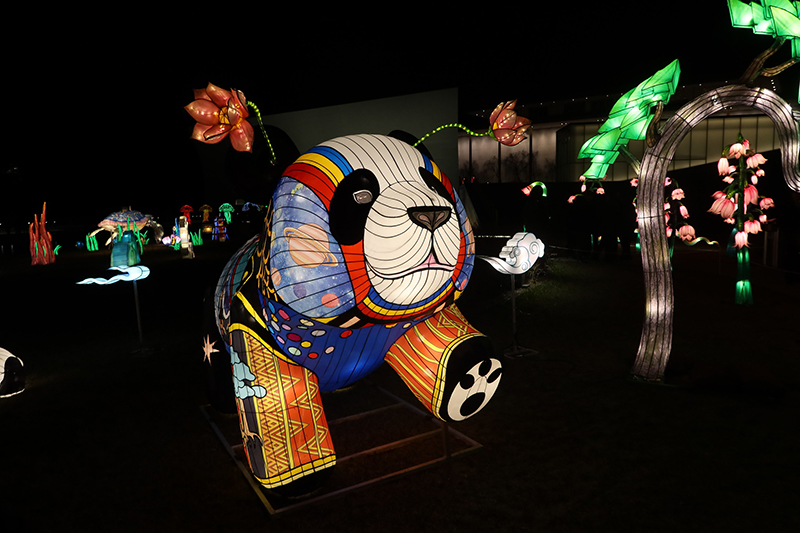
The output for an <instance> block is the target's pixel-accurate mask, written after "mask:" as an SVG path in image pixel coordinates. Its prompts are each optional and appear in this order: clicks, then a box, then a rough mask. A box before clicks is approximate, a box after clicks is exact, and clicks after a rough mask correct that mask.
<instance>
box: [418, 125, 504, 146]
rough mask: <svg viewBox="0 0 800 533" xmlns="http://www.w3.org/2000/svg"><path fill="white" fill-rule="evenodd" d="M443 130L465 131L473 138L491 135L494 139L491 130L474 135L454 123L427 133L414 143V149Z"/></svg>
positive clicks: (467, 129)
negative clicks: (457, 129)
mask: <svg viewBox="0 0 800 533" xmlns="http://www.w3.org/2000/svg"><path fill="white" fill-rule="evenodd" d="M445 128H459V129H461V130H462V131H465V132H466V133H468V134H470V135H472V136H473V137H485V136H487V135H491V136H492V137H494V135H492V130H489V131H487V132H486V133H475V132H474V131H472V130H470V129H469V128H466V127H465V126H462V125H461V124H458V123H455V122H454V123H453V124H445V125H444V126H439V127H438V128H436V129H435V130H433V131H432V132H430V133H428V134H427V135H425V136H423V137H422V138H421V139H420V140H418V141H417V142H415V143H414V147H415V148H416V147H417V146H418V145H420V144H422V143H423V142H424V141H425V139H427V138H428V137H430V136H431V135H433V134H434V133H439V132H440V131H442V130H443V129H445Z"/></svg>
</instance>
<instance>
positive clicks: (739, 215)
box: [736, 155, 753, 305]
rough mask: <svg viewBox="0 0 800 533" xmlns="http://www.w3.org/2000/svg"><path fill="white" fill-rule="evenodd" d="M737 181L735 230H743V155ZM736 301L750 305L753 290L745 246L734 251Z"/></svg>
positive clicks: (744, 168) (745, 180) (745, 179)
mask: <svg viewBox="0 0 800 533" xmlns="http://www.w3.org/2000/svg"><path fill="white" fill-rule="evenodd" d="M738 178H739V183H738V187H737V189H738V192H739V196H738V198H737V208H736V230H737V231H744V219H745V213H744V207H745V203H744V189H745V187H747V176H746V165H745V156H744V155H743V156H741V157H740V158H739V176H738ZM736 260H737V268H736V274H737V276H736V303H737V304H739V305H752V304H753V292H752V289H751V287H750V252H749V251H748V249H747V248H746V247H742V248H739V249H738V250H737V251H736Z"/></svg>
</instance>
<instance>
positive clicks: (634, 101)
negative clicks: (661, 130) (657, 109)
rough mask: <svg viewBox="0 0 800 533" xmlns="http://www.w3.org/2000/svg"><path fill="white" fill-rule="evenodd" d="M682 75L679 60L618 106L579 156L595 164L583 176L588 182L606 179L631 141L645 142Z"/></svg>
mask: <svg viewBox="0 0 800 533" xmlns="http://www.w3.org/2000/svg"><path fill="white" fill-rule="evenodd" d="M680 73H681V69H680V64H679V63H678V60H677V59H676V60H675V61H673V62H672V63H670V64H669V65H667V66H666V67H664V68H663V69H661V70H659V71H658V72H656V73H655V74H653V75H652V76H650V77H649V78H647V79H646V80H644V81H643V82H642V83H640V84H639V85H637V86H636V87H634V88H633V89H631V90H630V91H628V92H627V93H625V94H624V95H622V97H620V98H619V99H618V100H617V101H616V102H615V103H614V105H613V106H612V108H611V111H610V112H609V114H608V119H607V120H606V121H605V122H604V123H603V125H602V126H600V128H599V129H598V132H597V135H595V136H594V137H592V138H591V139H589V140H588V141H586V142H585V143H584V144H583V146H582V147H581V149H580V151H579V152H578V159H586V158H591V160H592V163H591V165H590V166H589V169H588V170H587V171H586V172H584V174H583V175H584V177H586V179H587V180H588V179H602V178H604V177H605V175H606V173H607V172H608V167H609V165H611V164H613V163H614V162H615V161H616V159H617V156H618V155H619V151H620V149H622V148H623V147H626V146H627V145H628V142H629V141H631V140H644V138H645V137H646V135H647V128H648V127H649V126H650V121H651V120H652V119H653V115H652V113H651V111H652V108H653V107H654V106H656V105H658V104H659V103H663V104H665V105H666V104H667V103H668V102H669V99H670V97H671V96H672V95H673V94H675V89H676V88H677V86H678V78H679V77H680Z"/></svg>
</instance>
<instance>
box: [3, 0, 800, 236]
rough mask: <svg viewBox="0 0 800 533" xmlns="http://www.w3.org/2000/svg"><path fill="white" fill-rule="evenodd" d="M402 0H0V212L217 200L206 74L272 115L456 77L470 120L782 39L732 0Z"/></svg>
mask: <svg viewBox="0 0 800 533" xmlns="http://www.w3.org/2000/svg"><path fill="white" fill-rule="evenodd" d="M537 4H546V6H545V7H538V6H537ZM407 5H410V4H403V5H398V7H397V10H391V11H389V12H386V11H383V10H376V12H375V13H372V12H370V13H367V15H366V16H367V20H362V19H364V15H361V14H354V15H352V18H351V19H348V17H345V16H342V15H339V14H337V15H336V16H333V15H330V14H329V13H326V12H322V11H320V12H319V13H318V14H317V13H313V17H312V18H313V19H314V21H311V22H310V21H309V20H307V19H308V18H309V17H311V16H312V13H309V10H310V9H311V8H307V9H306V10H305V12H304V13H302V15H297V16H294V17H290V16H289V15H288V14H283V13H282V15H280V16H278V15H277V14H275V13H271V12H269V11H267V10H266V9H265V10H264V11H266V12H264V13H257V12H251V11H246V10H238V9H235V8H233V7H231V8H230V11H229V12H228V11H225V12H218V13H208V12H206V11H207V10H203V9H199V8H197V7H192V8H187V9H186V10H185V11H184V12H182V13H180V14H179V15H177V16H174V17H170V18H169V19H165V18H163V15H161V14H156V13H141V12H138V13H125V14H123V15H118V16H116V17H115V18H111V17H109V16H107V15H105V14H104V13H97V12H91V11H90V12H83V13H79V12H76V11H73V10H68V9H67V10H65V11H64V12H62V13H53V12H50V11H48V12H47V13H46V15H47V16H46V17H45V16H44V15H45V13H43V12H41V13H36V14H33V13H10V12H9V8H3V9H4V11H6V12H7V13H6V14H5V16H4V25H5V26H6V28H15V30H22V31H21V32H20V31H14V32H8V31H6V32H4V35H3V36H2V37H0V38H1V39H2V40H3V42H2V45H3V50H4V55H3V63H4V66H3V69H4V76H3V82H2V84H0V87H1V88H2V89H1V90H2V97H3V98H2V101H3V108H4V121H3V126H2V128H0V129H1V130H2V149H1V150H2V152H1V154H2V155H0V168H2V170H3V172H4V174H3V180H4V184H3V187H2V189H0V190H2V192H0V208H2V209H1V210H0V220H2V219H3V218H4V217H5V218H6V219H7V218H8V217H9V216H10V214H11V213H12V212H16V213H20V212H21V213H25V214H26V216H28V214H29V215H30V216H32V215H33V213H38V212H39V211H40V210H41V205H42V202H43V201H47V202H48V218H49V219H50V220H53V219H57V218H58V217H62V218H64V217H66V218H71V219H74V220H78V223H80V224H83V223H84V221H85V223H86V224H87V225H88V226H89V227H92V226H94V225H95V224H96V223H97V221H99V220H97V219H98V217H102V216H104V215H105V214H107V213H109V212H111V211H115V210H117V209H119V208H120V207H122V206H124V205H131V206H133V208H134V209H140V210H142V211H146V212H157V211H159V210H165V211H166V213H161V214H160V215H161V216H172V215H173V214H174V212H173V211H172V210H175V209H177V208H179V207H180V206H181V205H183V204H184V203H192V202H206V201H208V202H213V201H216V199H213V198H212V199H205V198H203V197H202V196H204V195H205V193H204V192H203V191H202V190H200V188H199V187H198V186H197V183H196V182H193V181H192V180H193V179H197V176H199V175H201V174H202V173H203V162H202V158H201V156H200V155H199V152H198V150H200V149H203V148H205V147H204V146H202V145H201V144H200V143H197V142H196V141H192V140H191V139H189V134H190V132H191V129H192V125H193V121H192V120H191V118H190V117H189V115H188V114H187V113H186V112H185V111H184V110H183V106H184V105H186V104H188V103H189V102H190V101H191V100H192V89H193V88H201V87H204V86H205V85H206V84H207V83H208V82H213V83H215V84H217V85H220V86H222V87H225V88H229V87H235V88H238V89H241V90H243V91H244V92H245V94H246V95H247V97H248V98H249V99H250V100H252V101H254V102H256V103H257V104H258V106H259V108H260V109H261V111H262V113H263V114H270V113H279V112H286V111H292V110H300V109H310V108H315V107H320V106H326V105H333V104H340V103H349V102H355V101H359V100H367V99H375V98H384V97H390V96H398V95H402V94H408V93H414V92H421V91H428V90H436V89H443V88H451V87H458V88H459V94H460V108H461V112H462V113H463V114H466V113H467V112H468V111H471V110H475V109H479V108H482V107H494V106H495V105H496V104H497V103H499V102H501V101H505V100H511V99H514V98H517V99H519V100H520V101H521V102H531V103H533V102H538V101H542V100H547V99H562V98H570V97H582V96H588V95H596V94H601V93H604V92H609V91H611V92H614V91H616V92H623V91H626V90H628V89H630V88H631V87H633V86H635V85H636V84H638V83H640V82H641V81H642V80H643V79H645V78H646V77H648V76H650V75H651V74H653V73H654V72H656V71H657V70H659V69H661V68H663V67H664V66H666V65H667V64H668V63H669V62H671V61H672V60H673V59H676V58H677V59H679V60H680V61H681V67H682V75H681V81H682V82H683V83H687V84H691V83H698V82H703V81H716V80H720V79H731V80H734V79H736V78H738V77H739V76H740V75H741V74H742V72H743V71H744V69H745V68H746V67H747V65H748V64H749V63H750V61H751V60H752V59H753V58H754V57H755V56H756V55H757V54H758V53H760V52H761V51H763V50H764V49H766V48H767V47H768V46H769V45H770V43H771V39H770V38H768V37H764V36H756V35H753V34H752V32H750V31H749V30H743V29H735V28H732V27H731V25H730V20H729V16H728V9H727V4H726V2H725V1H723V0H714V1H697V0H691V1H687V0H676V1H671V2H663V3H659V2H643V1H619V2H596V3H595V4H594V5H593V7H592V8H591V9H586V8H585V6H586V3H578V2H527V3H509V4H507V5H505V6H503V5H501V4H497V3H487V4H486V6H487V9H486V10H485V11H483V10H481V9H479V8H477V9H476V8H469V9H463V10H461V11H459V12H458V13H448V14H447V15H446V16H440V17H431V16H430V15H429V14H426V13H419V12H416V11H412V10H411V9H409V8H407V7H406V6H407ZM472 5H475V4H472ZM479 5H480V4H479ZM499 7H500V8H502V9H499ZM14 9H16V8H14ZM226 9H228V8H226ZM272 11H275V9H274V8H273V9H272ZM328 11H331V10H328ZM333 12H334V13H335V11H333ZM378 13H379V14H378ZM96 16H99V17H100V19H99V20H100V21H101V22H97V19H96V18H95V17H96ZM304 17H305V18H304ZM12 34H13V35H14V36H12ZM20 35H21V36H20ZM788 52H789V51H788V46H787V47H786V49H785V50H781V52H780V53H779V55H778V56H777V58H776V60H781V61H782V60H784V59H787V58H788ZM795 68H797V69H800V67H795ZM790 75H792V76H795V78H796V73H791V74H790ZM353 133H359V132H353ZM379 133H380V132H379ZM12 169H13V170H12ZM260 200H261V199H253V201H260ZM155 214H157V215H159V213H155Z"/></svg>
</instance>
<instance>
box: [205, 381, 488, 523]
mask: <svg viewBox="0 0 800 533" xmlns="http://www.w3.org/2000/svg"><path fill="white" fill-rule="evenodd" d="M370 385H372V386H373V387H375V388H376V389H377V390H378V391H380V392H381V393H383V394H384V395H386V396H387V397H389V398H391V399H392V400H393V401H394V402H395V403H393V404H390V405H387V406H384V407H380V408H377V409H372V410H369V411H363V412H361V413H357V414H354V415H350V416H347V417H342V418H338V419H335V420H331V421H329V423H328V424H329V426H335V425H336V424H339V423H341V422H345V421H350V420H354V419H357V418H364V417H367V416H370V415H374V414H378V413H381V412H385V413H387V416H388V414H389V413H390V412H391V411H392V410H395V409H398V408H406V409H409V410H411V412H413V413H415V414H418V415H419V416H421V417H423V418H426V419H429V420H431V422H432V423H433V424H434V425H439V427H438V428H436V429H432V430H431V431H427V432H424V433H419V434H416V435H413V436H411V437H407V438H404V439H399V440H396V441H393V442H389V443H387V444H382V445H380V446H375V447H372V448H369V449H365V450H361V451H358V452H355V453H352V454H350V455H347V456H344V457H340V458H337V459H336V463H337V465H341V464H342V463H347V462H348V461H350V460H353V459H357V458H358V457H362V456H367V455H373V454H378V453H383V452H387V451H389V450H393V449H398V448H402V447H404V446H410V445H413V444H414V443H416V442H418V441H420V440H422V439H424V438H428V437H430V436H432V435H435V434H437V433H440V434H441V438H442V455H441V456H439V457H437V458H435V459H432V460H429V461H424V462H421V463H418V464H415V465H413V466H410V467H408V468H403V469H400V470H397V471H394V472H391V473H388V474H385V475H382V476H378V477H375V478H371V479H368V480H366V481H363V482H360V483H356V484H354V485H351V486H347V487H345V488H342V489H339V490H334V491H331V492H327V493H322V494H319V495H317V496H311V497H308V498H306V499H302V500H299V501H292V502H290V503H289V504H287V505H283V506H277V505H273V504H272V503H271V502H270V501H269V498H268V497H267V494H265V491H264V489H263V487H262V486H261V485H260V484H259V483H258V482H257V481H256V480H255V478H254V477H253V475H252V473H251V472H250V469H249V467H248V466H247V464H246V463H245V462H244V461H242V459H241V458H240V455H239V454H237V452H241V450H242V448H243V445H242V444H241V442H239V443H237V444H231V443H230V442H229V440H228V439H227V438H226V437H225V435H223V433H222V431H221V430H220V428H219V426H217V424H216V423H215V422H214V421H213V419H212V417H211V415H210V414H209V412H208V409H207V406H200V411H201V412H202V413H203V416H204V417H205V418H206V421H207V422H208V424H209V425H210V426H211V429H212V430H213V431H214V434H216V436H217V438H219V440H220V442H221V443H222V444H223V446H224V447H225V450H226V451H227V452H228V455H230V457H231V459H233V461H234V462H235V463H236V465H237V467H238V468H239V470H240V471H241V472H242V474H243V475H244V477H245V479H246V480H247V482H248V484H249V485H250V488H252V489H253V492H254V493H255V494H256V496H257V497H258V499H259V501H260V502H261V503H262V505H263V506H264V508H265V509H266V510H267V512H269V514H270V515H275V514H278V513H284V512H287V511H293V510H296V509H299V508H302V507H306V506H309V505H313V504H316V503H319V502H322V501H324V500H328V499H331V498H334V497H338V496H343V495H345V494H347V493H350V492H353V491H355V490H358V489H362V488H364V487H367V486H370V485H373V484H375V483H379V482H382V481H387V480H390V479H394V478H397V477H399V476H402V475H406V474H410V473H412V472H415V471H418V470H421V469H424V468H428V467H431V466H433V465H436V464H438V463H442V462H445V461H449V460H450V459H452V458H454V457H458V456H460V455H463V454H467V453H470V452H474V451H476V450H478V449H480V448H482V445H481V444H480V443H478V442H476V441H474V440H473V439H471V438H469V437H467V436H466V435H464V434H463V433H461V432H459V431H457V430H454V429H453V428H452V427H450V425H449V424H447V423H446V422H443V421H441V420H438V419H433V418H432V416H431V415H430V413H428V412H427V411H423V410H422V409H419V408H417V407H415V406H414V405H412V404H410V403H408V402H406V401H405V400H403V399H402V398H400V397H398V396H396V395H394V394H392V393H391V392H389V391H387V390H386V389H384V388H382V387H380V386H378V385H376V384H374V383H370ZM448 434H450V435H452V436H453V437H455V438H457V439H459V440H460V441H462V442H464V443H465V444H466V446H467V447H466V448H464V449H461V450H459V451H455V452H454V451H453V450H451V449H450V445H449V443H448V441H447V436H448ZM323 490H324V489H323Z"/></svg>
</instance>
